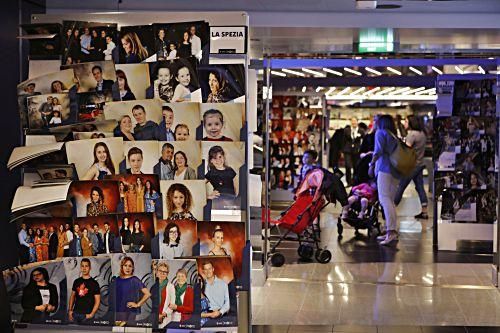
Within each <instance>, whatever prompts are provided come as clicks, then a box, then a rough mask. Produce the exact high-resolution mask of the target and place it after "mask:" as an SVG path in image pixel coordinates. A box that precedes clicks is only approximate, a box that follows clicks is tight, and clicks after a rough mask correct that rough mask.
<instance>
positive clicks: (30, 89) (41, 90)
mask: <svg viewBox="0 0 500 333" xmlns="http://www.w3.org/2000/svg"><path fill="white" fill-rule="evenodd" d="M74 85H75V83H74V73H73V69H64V70H61V71H57V72H54V73H50V74H46V75H42V76H38V77H35V78H32V79H29V80H26V81H23V82H21V83H19V84H18V85H17V95H18V96H20V95H23V94H27V95H40V94H61V93H65V92H68V91H69V89H70V88H71V87H73V86H74Z"/></svg>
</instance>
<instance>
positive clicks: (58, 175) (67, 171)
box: [36, 165, 76, 180]
mask: <svg viewBox="0 0 500 333" xmlns="http://www.w3.org/2000/svg"><path fill="white" fill-rule="evenodd" d="M36 172H37V173H38V174H39V175H40V178H41V179H43V180H51V179H54V180H56V179H76V173H75V169H74V168H73V166H71V165H54V166H41V167H38V168H37V169H36Z"/></svg>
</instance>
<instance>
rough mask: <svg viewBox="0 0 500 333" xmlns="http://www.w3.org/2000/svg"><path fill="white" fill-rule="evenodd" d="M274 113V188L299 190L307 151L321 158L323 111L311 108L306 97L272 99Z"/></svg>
mask: <svg viewBox="0 0 500 333" xmlns="http://www.w3.org/2000/svg"><path fill="white" fill-rule="evenodd" d="M272 106H273V107H272V111H271V136H270V140H271V144H270V159H271V160H270V161H271V170H272V172H271V188H272V189H284V190H292V189H294V188H295V187H297V185H298V184H297V181H298V177H299V175H300V170H301V168H302V156H303V155H304V152H305V151H306V150H309V149H310V150H315V151H317V152H318V156H321V142H320V132H321V126H322V124H321V122H322V119H323V118H322V115H321V112H320V111H321V110H322V109H321V108H320V109H312V108H310V107H309V106H310V105H309V102H308V101H306V100H305V98H301V97H298V96H273V104H272Z"/></svg>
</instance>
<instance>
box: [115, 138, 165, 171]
mask: <svg viewBox="0 0 500 333" xmlns="http://www.w3.org/2000/svg"><path fill="white" fill-rule="evenodd" d="M132 148H138V149H140V150H141V152H142V162H140V166H139V165H137V163H136V162H135V160H134V159H132V163H134V167H133V168H132V167H131V159H130V158H128V154H129V152H130V150H131V149H132ZM135 150H136V149H134V150H133V151H132V152H134V151H135ZM123 153H124V154H125V156H126V158H125V168H122V169H121V170H120V173H121V174H130V173H135V174H137V173H138V172H139V173H146V174H152V173H153V167H154V166H155V164H156V163H158V141H125V142H123Z"/></svg>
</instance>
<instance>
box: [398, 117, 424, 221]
mask: <svg viewBox="0 0 500 333" xmlns="http://www.w3.org/2000/svg"><path fill="white" fill-rule="evenodd" d="M407 119H408V133H407V135H406V144H407V145H408V146H410V147H412V148H413V149H414V150H415V153H416V155H417V164H416V166H415V169H414V170H413V173H412V174H411V175H410V176H409V177H407V178H406V177H405V178H402V179H401V181H400V182H399V187H398V191H397V192H396V198H395V199H394V203H395V204H396V206H397V205H399V203H400V202H401V198H402V197H403V193H404V191H405V189H406V187H408V185H409V184H410V182H411V181H412V180H413V183H414V184H415V189H416V190H417V193H418V197H419V198H420V204H421V205H422V212H421V213H420V214H418V215H417V216H415V218H417V219H427V218H429V216H428V215H427V195H426V193H425V189H424V175H423V171H424V168H425V165H424V155H425V143H426V142H427V138H426V136H425V133H424V131H423V130H422V127H421V126H420V123H419V121H418V119H417V118H416V117H415V116H409V117H408V118H407Z"/></svg>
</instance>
